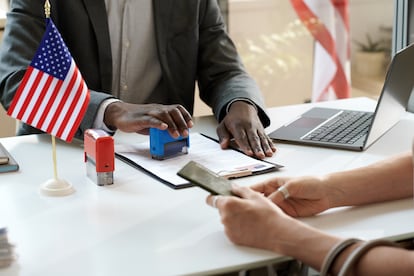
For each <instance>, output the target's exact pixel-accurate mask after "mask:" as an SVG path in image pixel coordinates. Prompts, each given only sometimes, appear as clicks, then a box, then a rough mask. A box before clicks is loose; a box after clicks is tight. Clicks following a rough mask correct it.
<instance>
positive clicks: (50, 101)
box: [35, 80, 63, 131]
mask: <svg viewBox="0 0 414 276" xmlns="http://www.w3.org/2000/svg"><path fill="white" fill-rule="evenodd" d="M62 84H63V81H61V80H59V81H58V82H57V84H56V86H55V87H52V89H53V91H52V93H51V94H50V97H49V99H43V100H44V101H45V102H47V104H46V106H45V109H44V110H43V112H42V116H41V117H40V119H39V122H38V123H37V124H36V126H35V127H37V128H39V129H41V130H43V131H46V128H47V125H48V124H49V122H46V119H47V117H48V115H49V112H50V110H51V107H52V105H53V103H54V102H55V100H56V97H57V96H58V95H59V91H60V87H61V86H62ZM45 123H46V125H44V124H45Z"/></svg>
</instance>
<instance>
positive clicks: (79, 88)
mask: <svg viewBox="0 0 414 276" xmlns="http://www.w3.org/2000/svg"><path fill="white" fill-rule="evenodd" d="M73 76H74V77H75V79H79V78H80V74H79V71H78V70H75V71H74V74H73ZM74 89H77V90H76V91H75V95H74V97H73V99H72V101H71V102H70V106H69V108H68V110H67V112H66V114H65V116H64V118H63V121H62V124H61V125H60V127H59V129H58V131H57V135H56V136H59V137H61V136H62V134H63V132H64V131H65V129H66V128H67V127H68V126H70V125H69V120H70V118H71V114H73V111H74V110H75V107H76V106H77V105H78V103H79V100H80V97H81V96H82V91H83V83H82V82H79V84H78V85H77V88H73V90H74Z"/></svg>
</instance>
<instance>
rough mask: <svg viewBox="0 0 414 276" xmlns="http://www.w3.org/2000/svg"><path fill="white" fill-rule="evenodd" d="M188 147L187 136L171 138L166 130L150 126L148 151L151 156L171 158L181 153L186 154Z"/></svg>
mask: <svg viewBox="0 0 414 276" xmlns="http://www.w3.org/2000/svg"><path fill="white" fill-rule="evenodd" d="M189 147H190V139H189V136H187V137H185V138H184V137H181V136H179V137H178V138H173V137H172V136H171V135H170V134H169V133H168V130H159V129H157V128H150V152H151V157H152V158H154V159H158V160H163V159H167V158H171V157H174V156H177V155H181V154H187V153H188V148H189Z"/></svg>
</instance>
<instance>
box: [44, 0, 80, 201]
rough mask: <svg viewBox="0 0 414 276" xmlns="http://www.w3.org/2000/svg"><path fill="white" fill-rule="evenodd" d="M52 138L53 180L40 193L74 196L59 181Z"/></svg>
mask: <svg viewBox="0 0 414 276" xmlns="http://www.w3.org/2000/svg"><path fill="white" fill-rule="evenodd" d="M44 8H45V16H46V18H47V19H48V18H50V2H49V0H46V1H45V5H44ZM50 136H51V137H52V159H53V175H54V178H53V179H49V180H47V181H46V182H45V183H43V184H42V185H41V187H40V191H41V193H42V194H44V195H48V196H65V195H70V194H72V193H73V192H74V191H75V189H74V188H73V186H72V184H70V183H69V182H67V181H66V180H63V179H59V177H58V173H57V161H56V138H55V135H53V134H51V135H50Z"/></svg>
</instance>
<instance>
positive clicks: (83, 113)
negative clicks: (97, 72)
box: [68, 83, 90, 142]
mask: <svg viewBox="0 0 414 276" xmlns="http://www.w3.org/2000/svg"><path fill="white" fill-rule="evenodd" d="M83 84H84V83H82V85H83ZM89 101H90V94H89V91H87V93H86V98H85V101H84V102H83V105H82V107H81V110H80V111H79V116H77V117H76V120H75V123H74V124H73V125H74V126H79V125H80V123H81V121H82V118H83V116H84V115H85V113H86V109H87V108H88V104H89ZM77 129H78V128H77V127H72V130H71V131H70V132H69V134H68V137H69V138H68V142H70V141H72V137H73V136H74V135H75V133H76V130H77Z"/></svg>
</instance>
